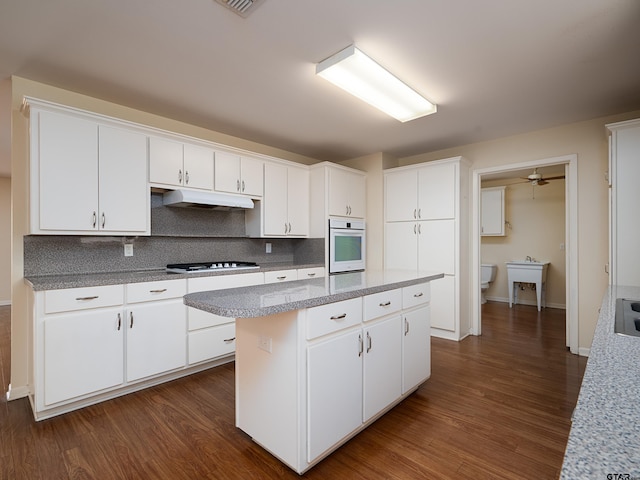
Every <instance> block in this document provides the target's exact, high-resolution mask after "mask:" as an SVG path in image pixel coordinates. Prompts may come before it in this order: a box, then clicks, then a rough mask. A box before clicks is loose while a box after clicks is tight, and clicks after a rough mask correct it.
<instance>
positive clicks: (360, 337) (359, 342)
mask: <svg viewBox="0 0 640 480" xmlns="http://www.w3.org/2000/svg"><path fill="white" fill-rule="evenodd" d="M363 349H364V344H363V342H362V334H360V335H358V356H359V357H361V356H362V352H363Z"/></svg>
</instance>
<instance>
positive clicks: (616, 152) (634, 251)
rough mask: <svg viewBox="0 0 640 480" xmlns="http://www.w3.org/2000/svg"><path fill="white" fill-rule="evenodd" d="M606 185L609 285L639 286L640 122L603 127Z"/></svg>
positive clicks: (632, 121) (637, 120)
mask: <svg viewBox="0 0 640 480" xmlns="http://www.w3.org/2000/svg"><path fill="white" fill-rule="evenodd" d="M607 128H608V129H609V131H610V132H611V138H610V141H609V142H610V143H609V181H610V182H611V189H610V190H609V192H610V207H611V212H610V215H609V218H610V220H609V223H610V224H609V228H610V237H611V241H610V246H609V281H610V283H611V284H613V285H628V286H636V287H637V286H640V268H639V267H640V249H639V248H638V234H639V233H640V228H639V227H638V221H637V218H638V213H637V208H638V205H639V204H640V189H639V188H638V177H639V176H640V119H636V120H628V121H625V122H619V123H614V124H610V125H607Z"/></svg>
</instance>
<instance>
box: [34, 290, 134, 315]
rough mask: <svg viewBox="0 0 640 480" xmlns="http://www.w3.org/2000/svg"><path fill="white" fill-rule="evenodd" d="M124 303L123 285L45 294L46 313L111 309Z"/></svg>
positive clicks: (53, 291)
mask: <svg viewBox="0 0 640 480" xmlns="http://www.w3.org/2000/svg"><path fill="white" fill-rule="evenodd" d="M123 303H124V287H123V286H122V285H106V286H101V287H82V288H65V289H62V290H48V291H46V292H44V313H56V312H69V311H72V310H85V309H90V308H100V307H111V306H115V305H122V304H123Z"/></svg>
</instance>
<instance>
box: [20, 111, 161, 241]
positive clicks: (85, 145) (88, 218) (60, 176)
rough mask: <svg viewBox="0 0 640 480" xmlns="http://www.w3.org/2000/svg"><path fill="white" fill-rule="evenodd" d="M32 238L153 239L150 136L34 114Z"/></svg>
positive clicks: (87, 120) (69, 116)
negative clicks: (130, 236) (88, 235)
mask: <svg viewBox="0 0 640 480" xmlns="http://www.w3.org/2000/svg"><path fill="white" fill-rule="evenodd" d="M30 196H31V233H33V234H74V233H92V234H101V233H102V234H124V235H126V234H136V235H145V234H146V235H148V234H149V231H150V226H149V225H150V222H149V191H148V185H147V137H146V136H145V135H144V134H142V133H139V132H136V131H129V130H127V129H125V128H119V127H113V126H110V125H105V124H103V123H102V122H100V121H98V120H97V119H93V118H91V117H90V116H85V115H76V114H73V113H70V112H66V111H50V110H39V109H37V108H32V110H31V187H30Z"/></svg>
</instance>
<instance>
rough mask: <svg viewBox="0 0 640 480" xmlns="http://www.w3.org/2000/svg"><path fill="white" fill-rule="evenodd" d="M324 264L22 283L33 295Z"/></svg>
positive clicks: (84, 276) (157, 271)
mask: <svg viewBox="0 0 640 480" xmlns="http://www.w3.org/2000/svg"><path fill="white" fill-rule="evenodd" d="M323 266H324V265H323V264H316V263H314V264H304V265H298V264H291V263H269V264H263V265H260V268H258V269H252V270H224V271H214V272H197V273H167V272H166V271H165V270H164V268H163V269H154V270H140V271H134V272H108V273H75V274H68V275H30V276H28V277H25V279H24V280H25V282H26V283H27V285H29V286H30V287H31V288H32V289H33V290H35V291H41V290H58V289H63V288H79V287H97V286H102V285H119V284H127V283H140V282H155V281H159V280H176V279H180V278H196V277H211V276H218V275H242V274H243V273H253V272H268V271H273V270H293V269H298V268H312V267H323Z"/></svg>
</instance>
